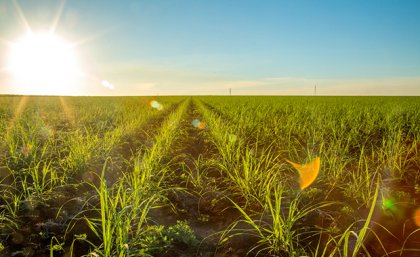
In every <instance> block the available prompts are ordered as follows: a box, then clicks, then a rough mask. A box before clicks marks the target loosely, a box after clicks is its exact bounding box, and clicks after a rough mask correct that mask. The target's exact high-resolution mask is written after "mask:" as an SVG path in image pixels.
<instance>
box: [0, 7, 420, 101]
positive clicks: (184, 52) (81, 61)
mask: <svg viewBox="0 0 420 257" xmlns="http://www.w3.org/2000/svg"><path fill="white" fill-rule="evenodd" d="M28 28H30V30H31V31H32V32H38V31H53V33H54V35H57V36H59V37H60V38H62V39H65V40H66V41H67V42H70V43H72V46H74V47H73V49H72V51H74V53H75V56H76V57H77V62H78V65H79V67H80V70H81V72H82V73H83V75H82V76H81V77H80V78H78V80H77V82H74V83H73V82H72V84H71V83H68V81H62V83H61V81H55V82H57V83H54V85H49V86H48V87H45V86H44V87H41V88H38V89H37V87H38V85H35V84H34V83H31V81H30V80H26V81H25V85H17V84H18V82H16V81H17V79H16V75H14V74H12V72H10V70H9V69H8V67H9V66H8V65H9V64H8V62H10V60H9V59H10V57H9V56H10V51H11V50H10V48H11V45H13V44H14V43H15V42H16V41H17V40H18V39H19V38H21V37H22V36H23V35H25V33H27V31H28ZM51 28H53V29H52V30H51ZM419 31H420V1H417V0H411V1H410V0H405V1H398V0H351V1H350V0H322V1H321V0H320V1H309V0H296V1H292V0H289V1H285V0H278V1H268V0H267V1H258V0H253V1H251V0H243V1H239V0H238V1H233V0H212V1H204V0H203V1H199V0H196V1H193V0H172V1H169V0H167V1H159V0H138V1H137V0H136V1H134V0H131V1H130V0H126V1H106V0H89V1H83V0H67V1H59V0H37V1H33V0H26V1H23V0H21V1H13V0H0V93H2V94H38V93H39V94H72V95H208V94H210V95H226V94H229V89H231V90H232V94H238V95H249V94H255V95H289V94H291V95H313V94H314V87H315V85H316V88H317V94H319V95H420V47H419V46H420V33H419ZM8 58H9V59H8ZM19 76H24V74H23V75H22V74H20V75H19ZM66 79H67V78H66ZM70 84H71V85H70ZM64 87H67V90H64V89H63V88H64Z"/></svg>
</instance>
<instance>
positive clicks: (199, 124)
mask: <svg viewBox="0 0 420 257" xmlns="http://www.w3.org/2000/svg"><path fill="white" fill-rule="evenodd" d="M191 124H192V125H193V127H194V128H198V129H204V128H206V123H204V122H202V121H200V120H199V119H193V121H192V122H191Z"/></svg>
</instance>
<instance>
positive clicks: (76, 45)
mask: <svg viewBox="0 0 420 257" xmlns="http://www.w3.org/2000/svg"><path fill="white" fill-rule="evenodd" d="M112 30H113V28H109V29H105V30H102V31H100V32H98V33H95V34H93V35H91V36H90V37H86V38H84V39H81V40H79V41H76V42H73V43H71V48H76V47H78V46H80V45H83V44H86V43H87V42H90V41H93V40H95V39H97V38H99V37H102V36H104V35H106V34H107V33H109V32H111V31H112Z"/></svg>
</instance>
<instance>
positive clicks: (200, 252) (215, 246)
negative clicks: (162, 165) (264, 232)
mask: <svg viewBox="0 0 420 257" xmlns="http://www.w3.org/2000/svg"><path fill="white" fill-rule="evenodd" d="M195 101H196V100H194V99H192V101H191V102H190V105H189V106H188V111H187V113H186V115H185V117H184V119H183V120H182V122H181V125H180V130H179V138H178V140H176V142H175V145H174V146H173V148H172V149H173V151H172V152H171V159H172V161H173V163H174V164H173V165H172V169H173V170H174V171H175V174H176V176H174V177H175V178H174V181H171V182H170V183H171V184H172V185H174V187H181V188H184V190H176V191H173V192H172V193H171V194H170V195H169V199H170V201H171V204H173V205H174V207H175V209H176V210H177V213H174V212H173V211H171V210H170V209H169V208H167V209H165V208H163V209H160V210H159V211H155V212H154V213H153V214H152V215H153V216H154V218H155V219H156V220H159V223H160V224H162V225H173V224H174V223H175V222H176V220H186V221H187V222H188V224H189V225H190V227H191V228H192V230H193V231H194V232H195V234H196V236H197V238H198V239H199V240H200V241H201V244H200V246H199V247H198V249H197V251H196V252H195V253H185V252H184V253H182V254H184V255H183V256H245V254H246V251H247V250H246V249H248V248H249V247H250V246H251V245H252V244H253V243H254V242H252V243H251V242H250V239H249V238H246V240H243V239H244V238H241V237H238V238H236V239H234V240H228V241H227V243H225V244H223V245H219V241H220V236H221V235H222V233H223V232H224V231H225V230H226V229H227V228H228V227H229V225H230V224H232V222H234V221H235V220H237V219H238V218H239V217H240V215H239V212H238V211H237V210H235V209H234V208H233V205H232V203H231V202H230V200H229V199H228V198H227V196H228V195H229V193H228V192H227V191H226V190H227V186H226V183H225V181H224V178H223V177H222V175H221V174H220V172H219V171H218V169H217V167H216V165H215V160H217V159H218V158H220V156H219V153H218V151H217V148H216V147H215V146H214V145H213V144H212V142H211V140H209V138H208V136H209V135H210V134H209V133H208V129H210V128H208V127H206V124H205V120H203V116H202V114H201V113H200V112H199V111H198V109H197V106H196V104H195ZM168 254H169V255H168ZM180 254H181V253H180V252H169V253H167V255H165V256H180ZM185 254H187V255H185Z"/></svg>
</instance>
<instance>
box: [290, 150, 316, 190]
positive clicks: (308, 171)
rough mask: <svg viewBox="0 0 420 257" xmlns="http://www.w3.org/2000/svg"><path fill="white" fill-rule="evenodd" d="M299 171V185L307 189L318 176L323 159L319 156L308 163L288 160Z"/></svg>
mask: <svg viewBox="0 0 420 257" xmlns="http://www.w3.org/2000/svg"><path fill="white" fill-rule="evenodd" d="M286 161H287V162H288V163H290V164H291V165H292V166H293V167H294V168H295V169H296V170H297V171H298V172H299V177H300V181H299V185H300V189H302V190H303V189H305V188H307V187H308V186H310V185H311V184H312V183H313V182H314V181H315V179H316V178H317V177H318V174H319V168H320V165H321V160H320V158H319V157H317V158H315V159H314V160H312V161H311V162H309V163H306V164H297V163H294V162H292V161H289V160H286Z"/></svg>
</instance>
